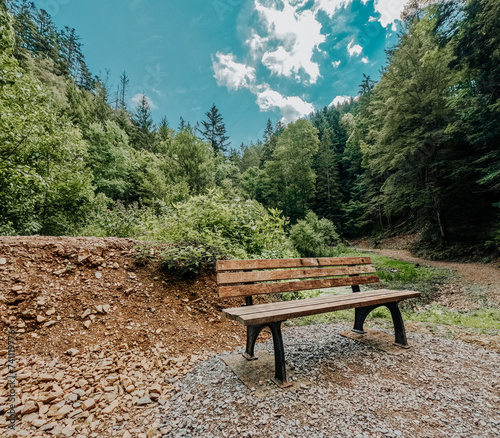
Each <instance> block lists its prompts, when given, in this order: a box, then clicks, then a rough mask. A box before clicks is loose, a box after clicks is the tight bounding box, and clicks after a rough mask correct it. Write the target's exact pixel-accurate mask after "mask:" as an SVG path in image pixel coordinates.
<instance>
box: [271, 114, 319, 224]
mask: <svg viewBox="0 0 500 438" xmlns="http://www.w3.org/2000/svg"><path fill="white" fill-rule="evenodd" d="M318 143H319V140H318V131H317V129H316V128H314V126H313V125H312V124H311V122H309V121H307V120H298V121H297V122H295V123H291V124H289V125H288V126H287V127H286V128H285V129H284V131H283V133H282V134H281V136H280V137H279V139H278V141H277V144H276V149H275V151H274V153H273V157H272V160H271V161H269V162H267V163H266V165H265V171H266V174H267V178H268V181H269V185H268V186H267V188H266V189H264V190H266V191H267V193H265V194H264V196H265V197H266V201H267V202H268V204H270V205H271V206H272V207H277V208H279V209H280V210H282V211H283V212H284V214H285V215H286V216H290V217H292V218H293V219H294V220H297V219H301V218H303V217H304V216H305V215H306V213H307V211H308V209H309V205H310V201H311V200H312V197H313V196H314V189H315V182H316V175H315V173H314V170H313V157H314V155H315V154H316V153H317V151H318Z"/></svg>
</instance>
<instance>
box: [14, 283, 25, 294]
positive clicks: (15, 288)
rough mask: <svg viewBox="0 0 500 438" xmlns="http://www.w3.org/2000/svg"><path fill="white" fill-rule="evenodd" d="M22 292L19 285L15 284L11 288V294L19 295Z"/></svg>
mask: <svg viewBox="0 0 500 438" xmlns="http://www.w3.org/2000/svg"><path fill="white" fill-rule="evenodd" d="M22 290H23V287H22V286H21V285H20V284H16V285H15V286H12V292H17V293H20V292H21V291H22Z"/></svg>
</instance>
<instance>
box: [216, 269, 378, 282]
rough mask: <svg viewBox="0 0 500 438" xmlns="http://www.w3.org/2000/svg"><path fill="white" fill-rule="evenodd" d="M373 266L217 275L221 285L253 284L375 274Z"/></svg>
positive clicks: (222, 273) (221, 273)
mask: <svg viewBox="0 0 500 438" xmlns="http://www.w3.org/2000/svg"><path fill="white" fill-rule="evenodd" d="M375 272H376V270H375V268H374V267H373V266H372V265H363V266H344V267H337V268H328V267H326V268H306V269H289V270H286V271H283V270H277V271H253V272H220V273H218V274H217V282H218V283H219V284H221V285H222V284H224V285H225V284H234V283H253V282H256V281H273V280H292V279H299V278H318V277H335V276H339V275H359V274H373V273H375Z"/></svg>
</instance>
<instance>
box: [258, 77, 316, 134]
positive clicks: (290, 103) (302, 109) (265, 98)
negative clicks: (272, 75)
mask: <svg viewBox="0 0 500 438" xmlns="http://www.w3.org/2000/svg"><path fill="white" fill-rule="evenodd" d="M257 105H259V108H260V110H261V111H269V110H272V109H273V108H278V109H279V110H280V112H281V115H282V116H283V118H282V119H281V121H282V122H283V123H285V124H288V123H291V122H294V121H295V120H297V119H299V118H301V117H304V116H307V115H308V114H310V113H312V112H313V111H314V106H313V105H312V104H311V103H309V102H306V101H304V100H302V99H301V98H300V97H298V96H283V95H282V94H281V93H279V92H277V91H275V90H272V89H271V87H269V85H267V84H263V85H262V86H261V89H260V90H259V91H257Z"/></svg>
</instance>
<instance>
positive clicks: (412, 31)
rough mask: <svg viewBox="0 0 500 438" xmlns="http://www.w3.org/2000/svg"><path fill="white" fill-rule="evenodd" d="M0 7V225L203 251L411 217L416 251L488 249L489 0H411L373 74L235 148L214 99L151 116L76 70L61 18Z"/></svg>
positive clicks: (482, 253)
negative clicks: (195, 108)
mask: <svg viewBox="0 0 500 438" xmlns="http://www.w3.org/2000/svg"><path fill="white" fill-rule="evenodd" d="M424 3H425V2H424ZM0 13H1V15H0V30H1V32H0V84H1V89H0V114H1V116H0V234H1V235H33V234H42V235H68V236H77V235H80V236H101V237H103V236H117V237H132V238H135V239H139V240H149V241H161V242H165V243H180V242H182V243H186V245H184V246H179V247H176V249H175V250H173V251H176V257H177V256H178V257H180V258H181V259H183V258H185V259H186V260H189V259H190V258H192V257H196V258H199V257H201V259H202V260H204V261H205V262H207V263H208V262H209V261H210V260H213V259H215V258H216V257H219V256H220V255H221V254H224V255H226V256H230V257H233V258H251V257H261V258H267V257H270V258H279V257H291V256H329V255H336V254H337V253H338V251H339V249H338V248H339V246H338V245H339V244H340V243H341V242H345V241H346V239H347V241H349V240H351V239H355V238H357V237H360V236H372V238H373V239H374V242H375V243H376V242H377V241H378V240H379V239H380V238H382V237H386V236H390V235H394V234H401V233H407V232H410V233H418V234H419V240H418V242H417V243H416V244H415V245H414V251H416V252H417V253H420V254H425V255H427V256H429V257H433V258H473V257H476V258H484V257H486V256H489V257H492V256H498V247H499V244H500V221H499V219H500V216H499V212H500V210H499V207H500V198H499V190H500V148H499V147H498V145H499V144H500V103H499V97H500V59H499V58H500V50H499V48H500V4H499V3H498V2H497V1H496V0H470V1H467V2H457V1H443V2H439V3H437V4H433V5H431V6H427V7H420V6H419V5H418V2H411V4H410V6H409V7H407V8H406V10H405V16H404V19H405V21H404V30H403V32H402V33H401V35H400V38H399V42H398V44H397V45H396V46H395V47H393V48H392V49H391V50H389V51H388V53H387V64H386V66H385V67H384V68H383V71H382V72H381V73H382V74H381V78H380V80H379V81H378V82H375V81H374V80H372V79H371V78H370V77H369V76H364V79H363V81H362V83H361V84H360V87H359V93H358V96H357V97H356V98H354V99H351V101H350V102H348V103H344V104H341V105H338V106H332V107H329V108H327V107H325V108H323V109H322V110H319V111H316V112H315V113H313V114H311V115H310V116H309V117H307V118H306V119H300V120H298V121H296V122H294V123H291V124H289V125H288V126H284V125H282V124H281V123H278V124H277V125H276V126H274V125H273V124H272V123H271V122H270V121H269V122H268V124H267V126H265V127H263V134H262V140H261V141H258V142H256V143H252V144H242V145H241V146H239V147H236V145H232V144H231V143H230V140H231V139H230V138H228V136H227V134H226V127H225V125H224V120H223V115H222V114H221V113H220V112H219V110H218V108H217V106H216V105H215V104H214V105H213V106H212V108H210V109H209V110H208V111H207V113H206V119H205V120H203V121H201V122H196V123H192V122H189V121H185V120H184V119H183V118H182V117H181V119H180V122H179V124H178V126H176V127H174V126H173V125H172V124H171V122H169V121H167V120H166V118H164V119H163V120H162V121H161V122H160V123H159V124H154V123H153V120H152V117H151V109H150V107H149V102H148V100H147V98H146V97H145V96H144V97H143V99H142V100H141V101H140V102H139V104H138V105H137V107H136V108H128V107H127V104H126V101H125V95H126V91H127V85H128V77H127V75H126V73H123V74H122V75H121V77H120V82H119V87H118V89H117V90H111V89H109V87H108V86H107V83H108V79H109V78H107V77H101V76H96V75H94V74H93V73H92V72H90V71H89V69H88V67H87V65H86V63H85V57H84V54H83V49H82V41H81V40H80V38H79V37H78V35H77V33H76V31H75V29H71V28H68V27H65V28H64V29H58V28H56V26H55V25H54V24H53V22H52V19H51V17H50V15H49V14H48V13H47V12H46V11H44V10H39V9H37V8H36V7H35V5H34V4H33V3H31V2H29V1H8V2H5V1H4V0H0ZM103 67H105V66H103ZM179 253H180V254H179ZM193 254H195V256H193Z"/></svg>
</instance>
